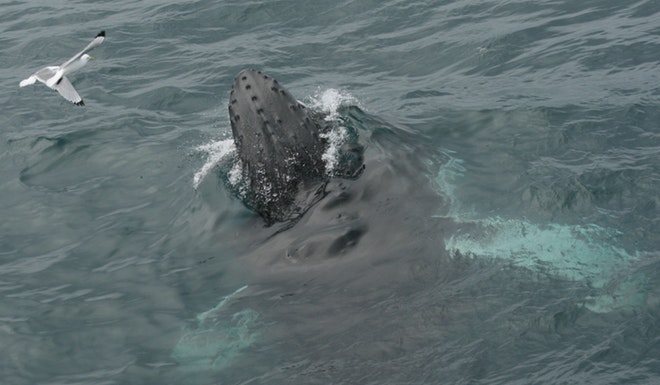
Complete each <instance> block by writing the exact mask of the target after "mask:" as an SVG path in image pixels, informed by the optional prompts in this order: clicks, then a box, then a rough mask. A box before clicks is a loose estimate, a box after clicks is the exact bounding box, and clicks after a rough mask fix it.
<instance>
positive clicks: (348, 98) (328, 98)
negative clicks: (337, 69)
mask: <svg viewBox="0 0 660 385" xmlns="http://www.w3.org/2000/svg"><path fill="white" fill-rule="evenodd" d="M310 102H311V103H310V107H312V108H314V109H316V110H320V111H321V112H323V113H324V114H326V117H325V120H326V121H328V122H335V121H337V120H338V119H339V113H338V111H339V107H341V106H346V105H358V106H359V104H358V101H357V99H356V98H355V97H354V96H353V95H351V94H349V93H348V92H346V91H342V90H337V89H334V88H329V89H327V90H324V91H322V90H321V89H320V88H319V89H317V90H316V93H315V94H314V95H313V96H312V97H311V98H310Z"/></svg>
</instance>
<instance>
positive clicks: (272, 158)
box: [229, 69, 361, 225]
mask: <svg viewBox="0 0 660 385" xmlns="http://www.w3.org/2000/svg"><path fill="white" fill-rule="evenodd" d="M229 119H230V122H231V129H232V134H233V137H234V143H235V145H236V150H237V152H238V160H239V161H240V163H241V169H242V171H241V172H242V178H243V181H244V182H245V184H246V189H245V190H246V193H245V194H244V195H243V196H242V198H243V201H244V203H245V204H246V205H247V206H248V207H249V208H251V209H252V210H254V211H255V212H256V213H258V214H259V215H261V216H262V217H263V218H264V220H265V221H266V224H268V225H270V224H273V223H275V222H282V221H288V220H291V219H296V218H298V217H300V216H301V215H302V214H303V213H304V212H305V211H306V210H307V209H308V208H309V207H310V206H311V205H312V204H314V203H315V202H317V201H318V200H319V199H321V198H322V197H323V196H324V195H325V190H324V188H325V184H326V183H327V180H328V174H327V173H326V167H325V162H324V160H323V154H324V151H325V150H326V146H327V140H326V139H325V135H323V134H324V133H327V132H328V130H330V127H329V125H328V123H327V122H326V121H325V120H324V117H323V115H322V114H321V113H318V112H314V111H312V110H311V109H309V108H307V107H306V106H305V105H304V104H302V103H300V102H299V101H298V100H297V99H296V98H295V97H293V95H291V94H290V93H289V91H287V90H286V89H285V88H284V87H283V86H282V85H280V84H279V83H278V81H277V80H275V79H274V78H273V77H271V76H268V75H266V74H264V73H262V72H261V71H256V70H253V69H245V70H243V71H241V72H239V73H238V75H236V77H235V79H234V84H233V87H232V90H231V93H230V97H229ZM346 148H348V151H349V152H353V153H358V154H359V153H361V149H360V148H359V146H356V145H355V144H354V143H353V144H349V145H348V146H347V147H346ZM354 163H355V162H353V165H352V168H355V166H354Z"/></svg>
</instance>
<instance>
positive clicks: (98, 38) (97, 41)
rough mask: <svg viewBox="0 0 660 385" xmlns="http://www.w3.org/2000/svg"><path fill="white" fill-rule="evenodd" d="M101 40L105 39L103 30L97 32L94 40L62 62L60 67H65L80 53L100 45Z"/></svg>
mask: <svg viewBox="0 0 660 385" xmlns="http://www.w3.org/2000/svg"><path fill="white" fill-rule="evenodd" d="M103 40H105V31H101V32H99V33H98V34H97V35H96V37H95V38H94V40H92V42H91V43H89V44H87V47H85V49H83V50H82V51H80V52H78V53H77V54H75V55H74V56H73V57H72V58H71V59H69V60H67V61H65V62H64V64H62V65H61V66H60V67H62V68H65V67H66V66H67V65H69V64H71V63H73V62H74V61H75V60H78V59H79V58H80V57H81V56H82V55H84V54H86V53H87V52H89V51H91V50H93V49H94V48H96V47H98V46H99V45H101V43H103Z"/></svg>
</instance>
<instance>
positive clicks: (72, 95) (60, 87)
mask: <svg viewBox="0 0 660 385" xmlns="http://www.w3.org/2000/svg"><path fill="white" fill-rule="evenodd" d="M53 88H54V89H56V90H57V92H59V93H60V95H62V96H64V99H66V100H68V101H70V102H71V103H73V104H75V105H77V106H84V105H85V103H84V102H83V100H82V98H81V97H80V95H78V91H76V89H75V88H73V84H71V82H70V81H69V79H67V77H66V76H62V78H61V79H60V81H59V82H58V83H57V84H55V85H54V86H53Z"/></svg>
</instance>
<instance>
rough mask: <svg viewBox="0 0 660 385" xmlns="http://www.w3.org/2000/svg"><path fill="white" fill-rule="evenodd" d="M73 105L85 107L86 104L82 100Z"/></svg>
mask: <svg viewBox="0 0 660 385" xmlns="http://www.w3.org/2000/svg"><path fill="white" fill-rule="evenodd" d="M73 104H75V105H76V106H84V105H85V102H83V101H82V99H81V100H80V101H79V102H77V103H75V102H74V103H73Z"/></svg>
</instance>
